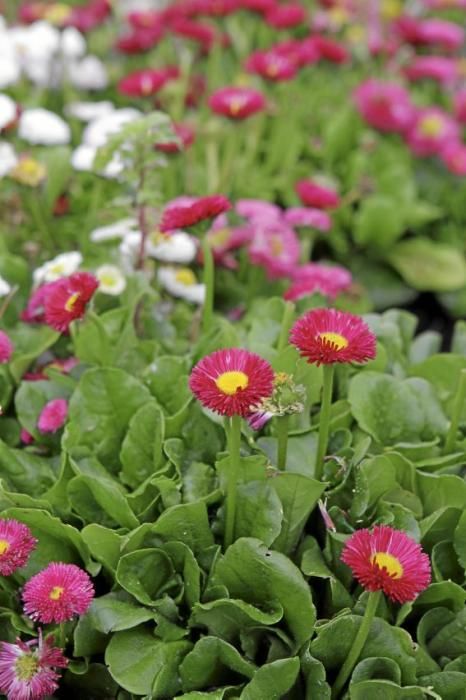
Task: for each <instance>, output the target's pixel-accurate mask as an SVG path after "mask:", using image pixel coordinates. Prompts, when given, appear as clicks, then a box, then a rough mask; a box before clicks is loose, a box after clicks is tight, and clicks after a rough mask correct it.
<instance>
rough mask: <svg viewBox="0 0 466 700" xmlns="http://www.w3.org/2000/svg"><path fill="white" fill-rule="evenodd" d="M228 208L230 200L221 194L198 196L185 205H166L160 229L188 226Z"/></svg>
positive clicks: (229, 207) (166, 229)
mask: <svg viewBox="0 0 466 700" xmlns="http://www.w3.org/2000/svg"><path fill="white" fill-rule="evenodd" d="M229 209H231V202H230V200H229V199H228V198H227V197H225V196H224V195H221V194H214V195H211V196H209V197H199V198H198V199H196V200H195V201H194V202H193V203H192V204H188V205H186V206H177V205H174V206H171V207H170V206H168V207H167V208H166V209H165V211H164V213H163V216H162V221H161V224H160V230H161V231H162V232H163V231H174V230H176V229H185V228H189V227H190V226H195V225H196V224H199V223H200V222H201V221H208V220H209V219H214V218H215V217H216V216H218V215H219V214H223V213H224V212H226V211H228V210H229Z"/></svg>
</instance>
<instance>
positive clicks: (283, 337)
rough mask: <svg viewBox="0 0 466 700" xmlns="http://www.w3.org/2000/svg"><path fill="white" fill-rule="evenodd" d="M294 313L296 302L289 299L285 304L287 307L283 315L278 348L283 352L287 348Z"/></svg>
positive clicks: (279, 351)
mask: <svg viewBox="0 0 466 700" xmlns="http://www.w3.org/2000/svg"><path fill="white" fill-rule="evenodd" d="M293 315H294V304H293V303H292V302H291V301H287V302H286V304H285V309H284V311H283V316H282V325H281V328H280V335H279V336H278V343H277V350H278V353H281V352H282V350H284V349H285V347H286V344H287V342H288V333H289V332H290V328H291V324H292V322H293Z"/></svg>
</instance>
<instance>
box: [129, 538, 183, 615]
mask: <svg viewBox="0 0 466 700" xmlns="http://www.w3.org/2000/svg"><path fill="white" fill-rule="evenodd" d="M173 574H174V570H173V566H172V563H171V561H170V558H169V557H168V556H167V555H166V554H165V552H163V551H162V550H161V549H139V550H136V551H135V552H131V553H130V554H125V555H124V556H123V557H121V559H120V561H119V564H118V568H117V572H116V579H117V581H118V583H119V584H120V586H121V587H122V588H124V589H125V591H128V593H131V595H132V596H134V597H135V598H136V600H138V601H139V602H140V603H142V604H143V605H153V604H154V603H155V601H156V600H158V598H160V596H161V595H162V592H163V590H164V589H166V588H167V584H168V583H169V582H170V581H171V579H172V577H173Z"/></svg>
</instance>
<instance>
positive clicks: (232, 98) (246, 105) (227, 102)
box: [209, 87, 265, 120]
mask: <svg viewBox="0 0 466 700" xmlns="http://www.w3.org/2000/svg"><path fill="white" fill-rule="evenodd" d="M209 107H210V108H211V109H212V111H213V112H215V113H216V114H222V115H223V116H224V117H228V118H229V119H234V120H239V119H246V118H247V117H250V116H252V115H253V114H256V112H261V111H262V110H263V109H264V107H265V97H264V96H263V94H262V93H261V92H259V91H258V90H254V89H253V88H249V87H224V88H220V89H219V90H216V91H215V92H214V93H213V94H212V95H211V96H210V99H209Z"/></svg>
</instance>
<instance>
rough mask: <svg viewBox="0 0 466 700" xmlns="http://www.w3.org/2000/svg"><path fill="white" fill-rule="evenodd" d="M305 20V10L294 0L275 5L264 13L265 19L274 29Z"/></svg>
mask: <svg viewBox="0 0 466 700" xmlns="http://www.w3.org/2000/svg"><path fill="white" fill-rule="evenodd" d="M305 20H306V10H305V9H304V7H303V6H302V5H299V4H298V3H296V2H290V3H287V4H283V5H276V6H275V7H273V8H272V9H271V10H269V11H268V12H267V14H266V15H265V21H266V22H267V24H270V26H271V27H275V29H290V28H291V27H296V26H298V25H299V24H303V22H305Z"/></svg>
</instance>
